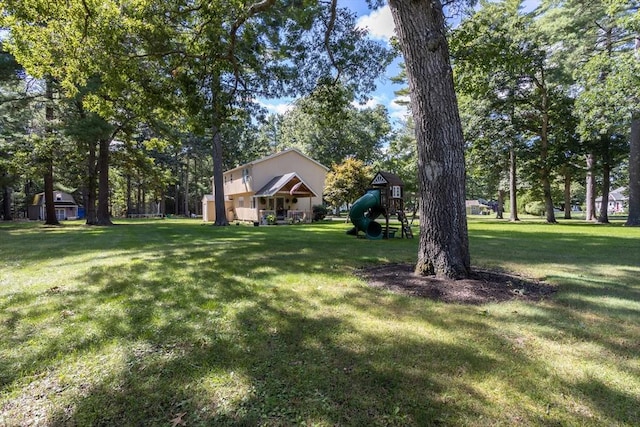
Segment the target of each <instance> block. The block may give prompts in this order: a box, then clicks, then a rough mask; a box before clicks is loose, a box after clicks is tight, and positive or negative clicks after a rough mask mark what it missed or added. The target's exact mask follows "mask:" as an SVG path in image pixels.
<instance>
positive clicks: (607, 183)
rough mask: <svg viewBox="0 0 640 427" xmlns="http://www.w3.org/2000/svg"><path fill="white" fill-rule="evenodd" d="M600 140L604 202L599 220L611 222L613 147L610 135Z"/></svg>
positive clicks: (606, 222)
mask: <svg viewBox="0 0 640 427" xmlns="http://www.w3.org/2000/svg"><path fill="white" fill-rule="evenodd" d="M600 141H601V148H602V203H600V213H599V214H598V222H599V223H600V224H609V190H610V189H611V152H610V150H611V148H610V143H609V136H608V135H603V136H602V137H601V138H600Z"/></svg>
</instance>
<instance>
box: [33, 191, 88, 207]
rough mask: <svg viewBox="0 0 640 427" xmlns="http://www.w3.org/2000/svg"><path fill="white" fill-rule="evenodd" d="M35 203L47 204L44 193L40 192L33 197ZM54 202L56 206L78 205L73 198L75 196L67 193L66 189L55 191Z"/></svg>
mask: <svg viewBox="0 0 640 427" xmlns="http://www.w3.org/2000/svg"><path fill="white" fill-rule="evenodd" d="M33 204H34V205H42V206H44V205H45V198H44V193H38V194H36V196H35V197H34V198H33ZM53 204H54V205H56V206H78V204H77V203H76V201H75V200H74V199H73V196H72V195H71V194H69V193H65V192H64V191H54V192H53Z"/></svg>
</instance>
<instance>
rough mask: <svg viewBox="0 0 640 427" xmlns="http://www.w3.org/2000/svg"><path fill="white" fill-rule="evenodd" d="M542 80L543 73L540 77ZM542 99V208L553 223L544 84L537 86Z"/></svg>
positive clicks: (547, 120)
mask: <svg viewBox="0 0 640 427" xmlns="http://www.w3.org/2000/svg"><path fill="white" fill-rule="evenodd" d="M542 81H543V82H544V74H543V77H542ZM539 89H540V92H541V97H542V99H541V101H542V124H541V126H540V163H541V167H540V181H541V183H542V192H543V194H544V208H545V212H546V216H547V222H548V223H550V224H555V223H556V222H557V221H556V215H555V212H554V211H553V209H554V206H553V198H552V196H551V168H550V167H549V94H548V92H547V89H546V87H545V85H544V84H542V83H541V84H540V86H539Z"/></svg>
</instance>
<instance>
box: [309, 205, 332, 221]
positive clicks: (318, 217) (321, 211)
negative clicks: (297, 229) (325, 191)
mask: <svg viewBox="0 0 640 427" xmlns="http://www.w3.org/2000/svg"><path fill="white" fill-rule="evenodd" d="M328 213H329V209H327V208H326V207H324V206H322V205H314V206H313V220H314V221H322V220H323V219H324V218H325V217H326V216H327V214H328Z"/></svg>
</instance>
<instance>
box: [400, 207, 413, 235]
mask: <svg viewBox="0 0 640 427" xmlns="http://www.w3.org/2000/svg"><path fill="white" fill-rule="evenodd" d="M398 221H400V223H401V224H402V234H404V235H405V236H407V239H413V231H411V226H410V225H409V220H407V215H406V214H405V213H404V211H400V210H399V211H398Z"/></svg>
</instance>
